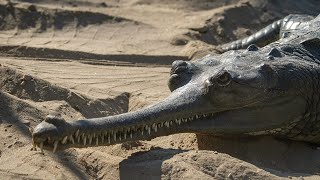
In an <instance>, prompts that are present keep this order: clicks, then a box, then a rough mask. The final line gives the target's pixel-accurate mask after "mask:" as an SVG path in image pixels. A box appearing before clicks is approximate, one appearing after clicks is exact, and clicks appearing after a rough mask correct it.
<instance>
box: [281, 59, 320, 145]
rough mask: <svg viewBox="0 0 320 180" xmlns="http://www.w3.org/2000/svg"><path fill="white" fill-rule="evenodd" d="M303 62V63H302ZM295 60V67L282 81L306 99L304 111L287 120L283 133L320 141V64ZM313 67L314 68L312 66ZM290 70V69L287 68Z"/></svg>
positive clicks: (288, 135)
mask: <svg viewBox="0 0 320 180" xmlns="http://www.w3.org/2000/svg"><path fill="white" fill-rule="evenodd" d="M301 62H303V63H301ZM301 62H300V63H297V61H296V62H293V63H292V66H294V67H290V68H292V69H294V70H293V71H289V72H292V73H290V74H288V73H286V76H285V78H284V79H283V80H282V83H283V84H285V85H288V86H289V87H288V88H289V90H288V91H292V92H294V93H295V94H296V96H299V97H302V98H303V99H304V101H305V107H304V109H305V110H304V112H303V114H301V115H300V116H299V117H296V118H295V119H293V120H291V121H290V122H287V124H286V125H285V128H284V129H282V131H281V133H282V134H283V135H285V136H286V137H289V138H291V139H294V140H304V141H306V140H307V141H309V142H314V143H319V142H320V135H319V134H320V133H319V132H320V116H318V114H319V113H320V64H318V63H317V62H312V61H304V60H302V61H301ZM310 67H312V68H310ZM285 71H286V72H288V70H285Z"/></svg>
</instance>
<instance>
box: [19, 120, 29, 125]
mask: <svg viewBox="0 0 320 180" xmlns="http://www.w3.org/2000/svg"><path fill="white" fill-rule="evenodd" d="M21 122H22V124H24V125H26V126H29V125H30V121H29V120H26V119H23V120H21Z"/></svg>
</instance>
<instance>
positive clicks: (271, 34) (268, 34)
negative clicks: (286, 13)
mask: <svg viewBox="0 0 320 180" xmlns="http://www.w3.org/2000/svg"><path fill="white" fill-rule="evenodd" d="M283 20H284V19H280V20H278V21H275V22H273V23H272V24H270V25H268V26H267V27H265V28H263V29H261V30H260V31H258V32H256V33H254V34H252V35H251V36H249V37H246V38H243V39H239V40H236V41H232V42H230V43H226V44H223V45H220V46H218V47H217V48H218V49H219V50H220V51H222V52H226V51H229V50H237V49H243V48H246V47H247V46H249V45H250V44H257V45H265V44H268V43H270V42H272V41H275V40H276V39H277V38H278V37H279V32H280V28H281V24H282V22H283Z"/></svg>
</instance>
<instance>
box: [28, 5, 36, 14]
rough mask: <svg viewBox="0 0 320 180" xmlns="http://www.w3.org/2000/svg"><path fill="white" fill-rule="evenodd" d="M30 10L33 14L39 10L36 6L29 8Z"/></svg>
mask: <svg viewBox="0 0 320 180" xmlns="http://www.w3.org/2000/svg"><path fill="white" fill-rule="evenodd" d="M28 10H29V11H31V12H37V8H36V6H35V5H30V6H29V7H28Z"/></svg>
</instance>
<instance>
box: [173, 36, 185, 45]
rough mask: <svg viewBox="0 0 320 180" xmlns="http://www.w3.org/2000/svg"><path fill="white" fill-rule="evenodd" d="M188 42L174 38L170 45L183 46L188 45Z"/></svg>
mask: <svg viewBox="0 0 320 180" xmlns="http://www.w3.org/2000/svg"><path fill="white" fill-rule="evenodd" d="M188 42H189V40H187V39H184V38H178V37H174V38H172V40H171V42H170V44H172V45H175V46H183V45H186V44H188Z"/></svg>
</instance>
